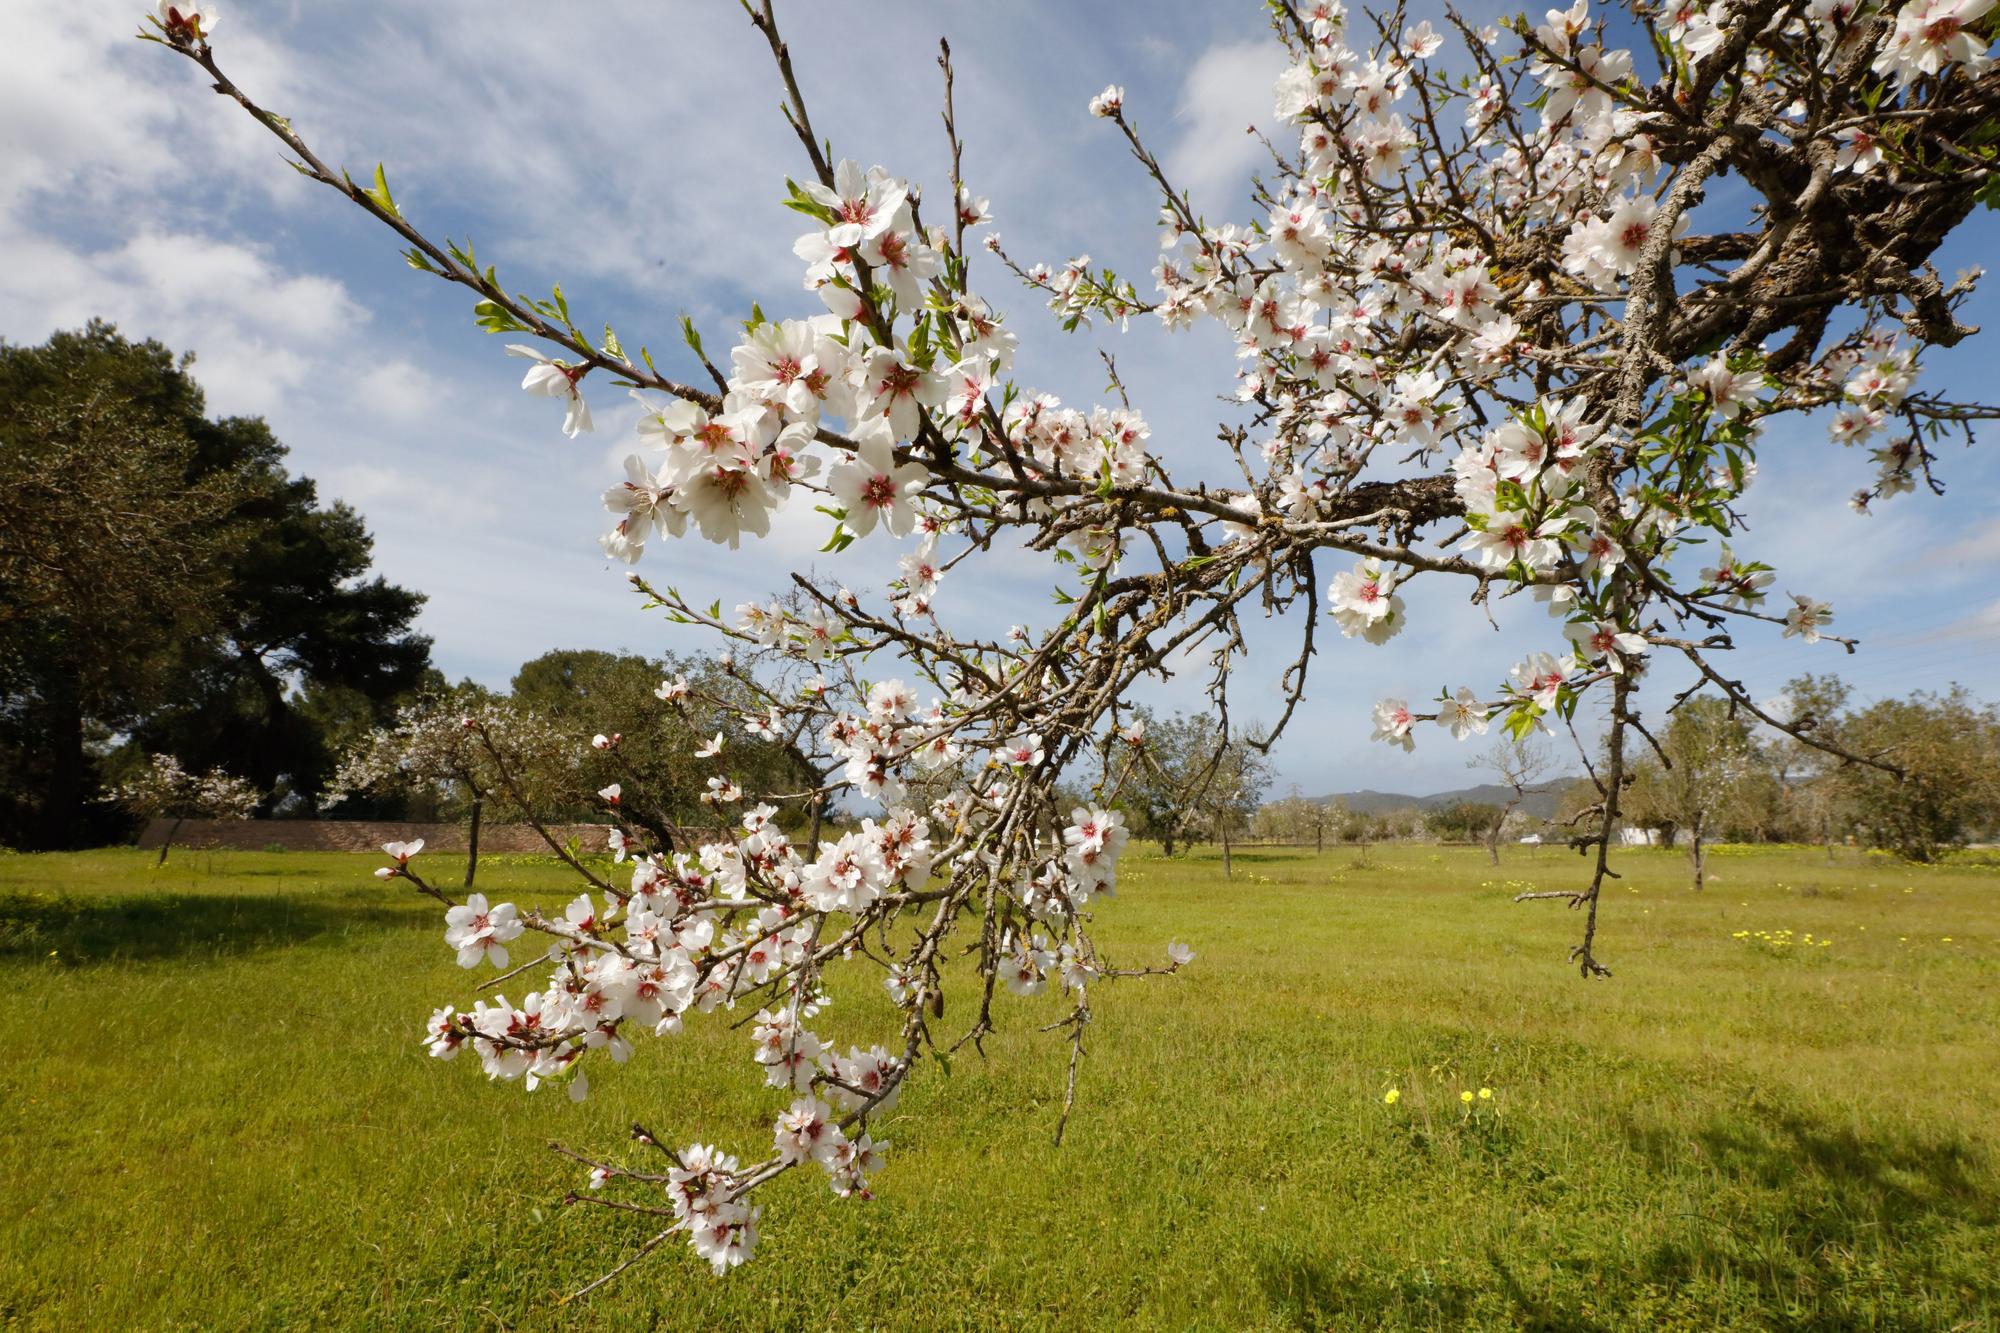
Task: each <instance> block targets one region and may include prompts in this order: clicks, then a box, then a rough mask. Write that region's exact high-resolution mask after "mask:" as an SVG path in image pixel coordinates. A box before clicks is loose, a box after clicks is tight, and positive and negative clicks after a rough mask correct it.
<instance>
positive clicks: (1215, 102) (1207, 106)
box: [1165, 40, 1285, 211]
mask: <svg viewBox="0 0 2000 1333" xmlns="http://www.w3.org/2000/svg"><path fill="white" fill-rule="evenodd" d="M1284 69H1285V59H1284V52H1283V51H1282V50H1281V49H1280V48H1279V47H1278V46H1277V44H1276V43H1274V42H1271V41H1269V40H1256V41H1246V42H1231V43H1226V44H1223V45H1219V46H1213V47H1210V48H1209V49H1208V50H1207V51H1205V52H1203V53H1202V56H1201V59H1199V60H1197V61H1195V63H1194V67H1193V68H1192V69H1190V70H1189V71H1188V73H1187V81H1186V83H1185V85H1184V86H1183V88H1182V90H1181V101H1180V108H1179V111H1178V113H1177V115H1176V117H1175V119H1176V121H1177V122H1178V123H1180V124H1181V125H1182V126H1183V128H1182V130H1181V133H1180V137H1179V138H1178V139H1177V140H1176V141H1175V143H1174V146H1173V148H1172V149H1171V150H1169V151H1168V153H1167V155H1166V158H1165V166H1166V169H1167V177H1168V179H1169V180H1172V181H1173V182H1174V183H1175V184H1176V185H1178V186H1182V187H1183V188H1185V189H1187V190H1188V191H1189V192H1190V193H1191V194H1192V195H1193V196H1194V199H1195V203H1196V206H1197V207H1199V208H1204V209H1210V210H1213V209H1217V208H1224V207H1226V208H1229V209H1231V210H1232V211H1233V210H1236V209H1240V207H1241V200H1242V196H1243V195H1244V194H1245V192H1246V190H1247V186H1248V183H1249V178H1250V173H1251V172H1252V171H1254V170H1256V168H1257V166H1258V164H1259V162H1260V161H1261V162H1264V163H1265V164H1266V165H1268V163H1269V158H1268V155H1267V154H1266V153H1265V151H1264V146H1263V144H1262V143H1260V142H1259V141H1258V139H1257V138H1256V136H1255V135H1252V134H1250V133H1248V132H1247V131H1248V130H1249V128H1250V127H1251V126H1253V125H1259V124H1268V123H1269V122H1270V120H1271V119H1272V112H1271V86H1272V84H1273V83H1275V82H1276V81H1277V78H1278V75H1280V74H1282V73H1283V72H1284ZM1281 147H1283V146H1281Z"/></svg>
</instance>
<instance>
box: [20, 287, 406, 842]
mask: <svg viewBox="0 0 2000 1333" xmlns="http://www.w3.org/2000/svg"><path fill="white" fill-rule="evenodd" d="M192 362H193V358H192V356H191V355H188V356H181V357H179V358H176V357H175V356H174V354H173V353H172V352H171V351H169V350H168V349H167V348H166V347H165V346H163V345H162V344H160V343H158V342H156V341H151V340H147V341H142V342H134V341H131V340H129V339H127V338H125V337H123V336H122V335H120V334H119V333H118V331H117V330H116V329H115V328H113V327H112V326H111V325H109V324H106V323H103V322H101V321H93V322H92V323H91V324H89V325H88V326H86V327H85V328H83V329H80V330H75V331H69V332H60V333H57V334H55V335H53V336H52V337H51V338H49V340H48V341H47V342H45V343H43V344H41V345H39V346H34V347H24V346H17V345H11V344H0V692H4V695H3V696H0V841H5V842H8V843H12V844H17V845H28V846H59V845H67V844H71V843H74V842H76V841H78V840H81V839H84V838H87V837H89V836H91V835H92V834H93V833H96V834H98V835H100V836H101V835H102V834H103V833H104V832H106V831H108V830H109V829H110V828H111V827H115V822H114V821H115V820H116V818H117V814H116V808H115V806H112V805H111V804H109V803H107V802H102V801H98V800H97V799H96V798H97V797H98V795H99V794H100V792H101V791H102V789H103V787H104V785H105V783H106V782H107V781H115V780H116V779H117V777H118V776H120V774H121V772H122V771H124V770H130V769H133V768H134V767H135V766H140V765H143V763H144V762H145V760H144V756H145V755H148V754H167V755H172V756H174V757H175V758H177V759H178V760H179V761H181V762H182V763H183V764H184V765H185V767H187V768H188V769H190V770H195V771H208V770H220V771H223V772H226V773H228V774H231V775H233V776H235V777H238V778H241V779H243V780H245V781H247V782H249V783H251V784H252V785H253V786H255V787H257V788H258V789H259V790H261V791H264V792H268V793H272V795H271V797H270V798H269V800H268V801H267V803H266V808H267V809H268V808H270V807H271V806H272V805H276V804H282V803H284V802H286V801H288V800H291V801H299V800H310V798H311V797H312V795H313V794H314V793H315V792H316V791H317V790H318V788H319V785H320V783H321V782H323V781H324V779H325V776H326V775H327V773H328V772H330V770H331V764H332V758H331V753H330V747H329V746H328V745H327V744H326V743H325V742H324V740H323V739H322V737H321V734H320V728H319V725H318V721H319V717H318V715H317V714H316V713H315V711H314V710H313V709H311V708H308V707H305V706H304V701H305V699H306V697H307V696H308V695H309V694H311V693H313V692H315V691H317V692H325V691H345V692H349V693H350V694H351V696H352V697H353V699H355V700H357V701H358V702H359V704H360V706H362V707H363V708H364V709H365V710H366V711H368V712H370V713H371V714H373V715H374V716H375V717H377V718H386V717H387V716H388V713H389V711H390V710H391V709H392V707H393V704H394V703H395V701H396V700H397V699H398V698H400V697H401V696H403V695H405V694H407V693H408V692H409V691H410V690H411V689H412V688H414V687H415V686H416V685H417V684H418V683H419V682H420V681H421V680H422V678H423V675H424V672H425V670H426V669H427V668H428V666H429V660H430V641H429V640H428V639H426V638H425V637H424V636H422V635H421V634H418V633H416V632H415V630H414V629H413V624H414V622H415V619H416V615H417V611H418V609H419V608H420V607H421V606H422V604H423V598H422V596H421V595H420V594H418V593H415V592H411V591H409V590H407V589H404V588H401V587H398V586H396V585H394V584H391V583H389V582H388V581H386V580H385V579H383V578H381V577H379V576H378V577H375V578H369V577H368V573H369V567H370V563H371V539H370V537H369V535H368V531H367V528H366V526H365V525H364V524H363V523H362V521H361V517H360V515H358V514H357V513H355V512H354V510H352V509H351V508H349V507H348V506H346V505H344V504H340V503H338V502H335V503H333V504H330V505H326V504H322V503H320V500H319V496H318V492H317V488H316V487H315V486H314V484H313V482H312V481H311V480H310V479H309V478H305V477H294V476H292V475H290V473H289V472H288V471H287V469H286V451H285V447H284V446H283V445H282V444H280V443H279V442H278V440H277V438H276V437H275V436H274V435H273V434H272V433H271V431H270V428H269V427H268V426H266V425H265V423H264V422H263V421H262V420H260V419H256V418H248V417H230V418H224V419H211V418H210V417H209V416H208V415H207V409H206V401H205V399H204V397H203V394H202V391H201V388H200V386H199V385H198V384H197V383H196V381H195V379H194V376H193V374H192Z"/></svg>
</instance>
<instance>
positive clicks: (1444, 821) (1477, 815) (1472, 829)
mask: <svg viewBox="0 0 2000 1333" xmlns="http://www.w3.org/2000/svg"><path fill="white" fill-rule="evenodd" d="M1506 819H1507V811H1506V810H1504V809H1502V808H1501V807H1500V806H1497V805H1491V804H1489V803H1487V802H1485V801H1453V802H1451V803H1450V804H1449V805H1441V806H1439V807H1437V808H1436V809H1434V810H1426V811H1425V812H1424V827H1425V828H1426V829H1427V830H1429V831H1430V834H1431V836H1433V837H1435V838H1437V839H1438V840H1440V841H1442V842H1473V841H1478V842H1482V843H1490V841H1491V840H1492V839H1493V838H1495V837H1497V836H1498V833H1497V830H1498V829H1499V828H1500V826H1501V825H1502V824H1503V823H1505V822H1506ZM1489 850H1490V847H1489ZM1493 864H1494V865H1499V864H1500V858H1499V856H1497V855H1495V856H1494V858H1493Z"/></svg>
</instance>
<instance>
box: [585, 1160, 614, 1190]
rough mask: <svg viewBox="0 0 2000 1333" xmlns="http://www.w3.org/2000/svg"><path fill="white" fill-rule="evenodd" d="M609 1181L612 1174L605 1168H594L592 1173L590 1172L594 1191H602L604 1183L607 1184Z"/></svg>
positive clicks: (591, 1185)
mask: <svg viewBox="0 0 2000 1333" xmlns="http://www.w3.org/2000/svg"><path fill="white" fill-rule="evenodd" d="M609 1179H611V1173H610V1172H609V1171H606V1170H605V1169H604V1168H603V1167H601V1166H598V1167H592V1168H591V1171H590V1187H591V1188H592V1189H594V1190H601V1189H603V1188H604V1182H605V1181H607V1180H609Z"/></svg>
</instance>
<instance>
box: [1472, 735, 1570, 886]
mask: <svg viewBox="0 0 2000 1333" xmlns="http://www.w3.org/2000/svg"><path fill="white" fill-rule="evenodd" d="M1465 766H1466V767H1467V768H1477V769H1483V770H1484V771H1486V772H1488V773H1491V774H1492V775H1493V776H1494V777H1495V778H1497V779H1498V780H1499V785H1500V786H1502V787H1505V788H1506V789H1507V790H1508V792H1509V793H1511V795H1510V797H1509V798H1508V799H1507V800H1505V801H1503V802H1502V803H1501V805H1500V807H1499V814H1498V816H1497V817H1496V818H1495V819H1494V820H1493V822H1492V824H1491V826H1490V827H1488V828H1487V830H1486V855H1487V856H1488V857H1489V858H1491V859H1492V861H1493V864H1494V865H1496V866H1497V865H1499V864H1500V835H1501V833H1502V832H1503V831H1504V830H1505V829H1506V827H1507V821H1508V820H1509V819H1510V818H1511V817H1512V816H1513V814H1514V812H1515V811H1516V810H1518V809H1520V808H1521V802H1523V801H1525V800H1527V799H1528V791H1529V789H1530V788H1532V787H1533V786H1535V784H1536V783H1538V782H1540V781H1541V780H1542V777H1543V775H1544V774H1546V773H1547V772H1548V771H1549V770H1550V769H1552V768H1554V767H1555V755H1554V754H1553V753H1552V752H1551V751H1550V750H1549V747H1548V746H1547V745H1546V744H1545V743H1544V742H1543V741H1542V739H1541V738H1540V737H1539V736H1534V735H1521V736H1496V737H1494V738H1493V740H1492V741H1491V742H1489V743H1488V745H1487V747H1486V752H1485V753H1484V754H1482V755H1480V756H1479V757H1477V758H1474V759H1468V760H1466V761H1465Z"/></svg>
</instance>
